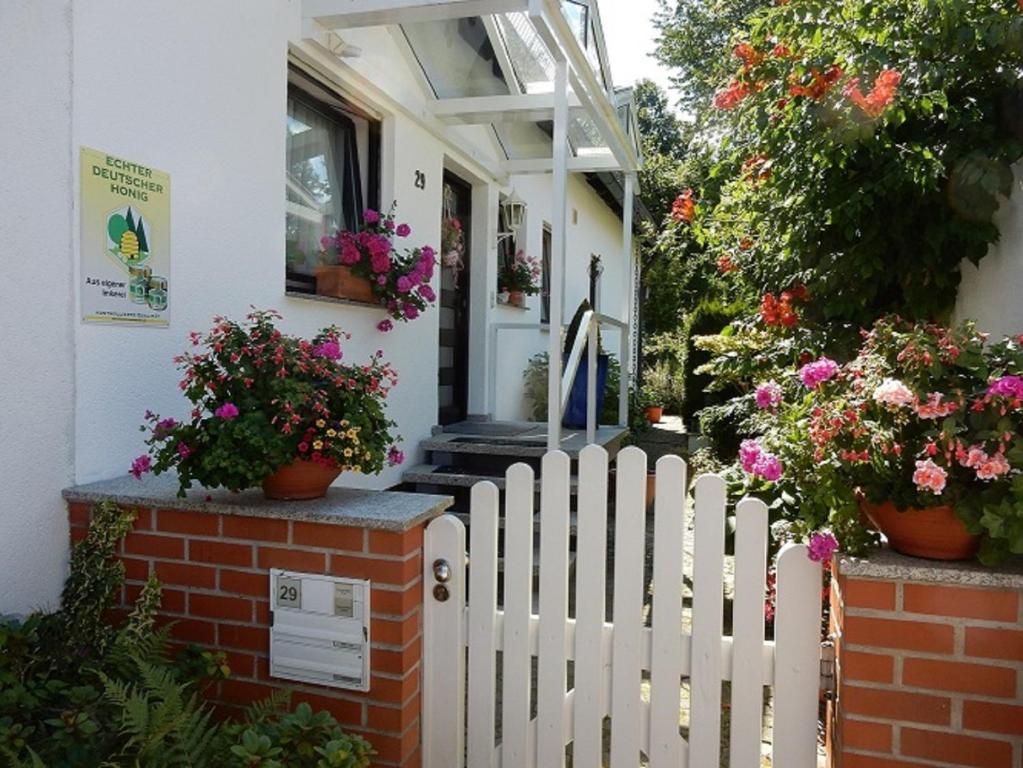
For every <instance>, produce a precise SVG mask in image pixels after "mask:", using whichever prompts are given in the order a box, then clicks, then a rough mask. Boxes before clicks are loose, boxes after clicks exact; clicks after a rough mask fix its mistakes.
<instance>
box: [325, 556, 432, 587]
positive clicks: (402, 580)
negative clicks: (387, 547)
mask: <svg viewBox="0 0 1023 768" xmlns="http://www.w3.org/2000/svg"><path fill="white" fill-rule="evenodd" d="M422 568H423V565H422V557H421V556H420V555H418V554H417V555H414V556H413V557H410V558H408V559H407V560H384V559H380V560H375V559H371V558H368V557H350V556H348V555H331V557H330V571H331V573H333V574H336V575H338V576H347V577H349V578H353V579H369V580H370V581H376V582H381V583H384V584H399V585H405V584H409V583H410V582H412V581H415V579H417V578H418V577H419V576H420V575H421V572H422Z"/></svg>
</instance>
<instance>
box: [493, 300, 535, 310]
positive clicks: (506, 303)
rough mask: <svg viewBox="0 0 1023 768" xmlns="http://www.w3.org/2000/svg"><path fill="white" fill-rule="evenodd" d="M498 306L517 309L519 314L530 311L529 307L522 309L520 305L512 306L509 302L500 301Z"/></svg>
mask: <svg viewBox="0 0 1023 768" xmlns="http://www.w3.org/2000/svg"><path fill="white" fill-rule="evenodd" d="M497 306H499V307H504V308H505V309H517V310H518V311H519V312H528V311H529V307H528V306H525V307H520V306H519V305H518V304H511V303H509V302H502V301H499V302H497Z"/></svg>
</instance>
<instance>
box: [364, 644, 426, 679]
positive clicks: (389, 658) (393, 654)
mask: <svg viewBox="0 0 1023 768" xmlns="http://www.w3.org/2000/svg"><path fill="white" fill-rule="evenodd" d="M421 658H422V639H421V638H418V637H417V638H416V639H415V640H413V641H412V642H411V643H409V644H408V645H407V646H406V647H405V648H403V649H401V650H395V649H383V648H376V647H374V648H373V653H372V654H371V663H372V666H373V671H374V672H382V673H383V674H387V675H403V674H405V671H406V670H408V669H411V668H412V667H413V666H415V665H416V664H417V663H418V662H419V660H420V659H421Z"/></svg>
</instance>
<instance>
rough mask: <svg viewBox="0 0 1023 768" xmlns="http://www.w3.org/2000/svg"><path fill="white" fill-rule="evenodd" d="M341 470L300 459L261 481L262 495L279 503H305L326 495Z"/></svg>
mask: <svg viewBox="0 0 1023 768" xmlns="http://www.w3.org/2000/svg"><path fill="white" fill-rule="evenodd" d="M340 474H341V470H340V469H338V468H331V467H325V466H323V465H322V464H317V463H316V462H314V461H303V460H301V459H299V460H297V461H294V462H292V463H291V464H288V465H286V466H283V467H281V468H280V469H278V470H277V471H276V472H274V473H273V474H272V475H270V477H268V478H266V479H265V480H264V481H263V495H264V496H266V497H267V498H268V499H277V500H279V501H306V500H309V499H320V498H323V497H324V496H326V495H327V489H328V488H330V484H331V483H333V482H334V481H335V480H337V478H338V475H340Z"/></svg>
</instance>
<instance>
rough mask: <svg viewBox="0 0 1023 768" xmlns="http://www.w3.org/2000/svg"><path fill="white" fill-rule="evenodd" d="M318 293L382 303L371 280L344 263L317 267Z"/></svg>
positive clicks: (337, 297) (367, 302)
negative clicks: (374, 290)
mask: <svg viewBox="0 0 1023 768" xmlns="http://www.w3.org/2000/svg"><path fill="white" fill-rule="evenodd" d="M316 293H318V294H319V295H320V296H331V297H333V298H335V299H348V300H350V301H361V302H363V303H365V304H379V303H380V302H379V301H378V299H377V297H376V294H375V293H373V286H372V284H371V283H370V282H369V280H367V279H366V278H364V277H358V276H356V275H354V274H353V273H352V268H351V267H346V266H342V265H337V266H331V267H317V268H316Z"/></svg>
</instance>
